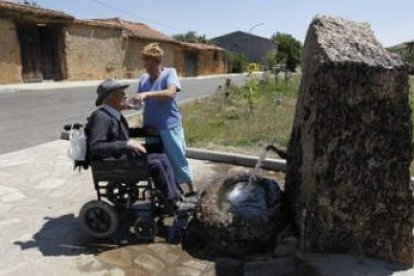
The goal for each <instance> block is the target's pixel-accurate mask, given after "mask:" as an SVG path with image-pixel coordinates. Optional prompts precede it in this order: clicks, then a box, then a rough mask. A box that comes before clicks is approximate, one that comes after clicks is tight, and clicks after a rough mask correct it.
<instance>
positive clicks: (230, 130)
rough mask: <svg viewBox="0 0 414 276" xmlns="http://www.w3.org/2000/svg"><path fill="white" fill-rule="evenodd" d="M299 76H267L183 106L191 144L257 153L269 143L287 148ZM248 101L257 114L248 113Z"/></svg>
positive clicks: (188, 138) (193, 145) (188, 139)
mask: <svg viewBox="0 0 414 276" xmlns="http://www.w3.org/2000/svg"><path fill="white" fill-rule="evenodd" d="M299 81H300V77H299V76H292V77H291V78H290V79H289V81H288V82H285V81H283V80H277V81H275V80H272V79H268V80H266V81H264V82H258V81H257V82H256V81H254V80H253V81H252V82H253V86H255V87H256V89H255V91H254V92H253V93H252V94H253V96H252V97H250V98H249V96H248V95H247V94H249V91H248V90H249V87H243V88H237V87H231V88H230V89H229V90H228V93H229V97H227V98H226V97H225V92H226V91H219V92H217V93H216V95H214V96H212V97H209V98H206V99H202V100H198V101H197V102H193V103H190V104H186V105H184V106H183V107H182V113H183V118H184V127H185V130H186V138H187V142H188V144H189V146H192V147H203V148H209V149H222V150H227V151H230V152H241V153H255V154H258V150H261V148H263V146H264V145H266V144H268V143H276V144H278V145H279V146H281V147H284V148H286V147H287V144H288V141H289V136H290V129H291V126H292V122H293V116H294V110H295V104H296V98H295V95H296V91H297V88H298V85H299ZM249 101H251V102H253V107H254V108H253V112H254V115H249Z"/></svg>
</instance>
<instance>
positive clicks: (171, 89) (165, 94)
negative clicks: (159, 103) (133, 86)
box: [133, 85, 177, 103]
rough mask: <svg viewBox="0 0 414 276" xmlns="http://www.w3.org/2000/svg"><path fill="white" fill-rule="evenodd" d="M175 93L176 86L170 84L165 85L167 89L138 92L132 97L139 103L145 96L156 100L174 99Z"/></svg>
mask: <svg viewBox="0 0 414 276" xmlns="http://www.w3.org/2000/svg"><path fill="white" fill-rule="evenodd" d="M176 95H177V87H176V86H175V85H170V86H168V87H167V89H164V90H160V91H148V92H145V93H138V94H137V95H135V96H134V97H133V98H134V101H136V102H139V103H141V102H143V101H144V100H145V99H146V98H153V99H157V100H164V101H168V100H171V99H174V98H175V96H176Z"/></svg>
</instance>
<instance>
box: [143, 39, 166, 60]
mask: <svg viewBox="0 0 414 276" xmlns="http://www.w3.org/2000/svg"><path fill="white" fill-rule="evenodd" d="M141 55H142V57H155V58H158V59H161V58H162V57H163V56H164V51H163V50H162V49H161V48H160V45H159V44H158V43H157V42H154V43H150V44H148V45H146V46H145V47H144V49H143V50H142V51H141Z"/></svg>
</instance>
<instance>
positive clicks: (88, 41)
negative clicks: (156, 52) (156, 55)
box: [66, 24, 175, 80]
mask: <svg viewBox="0 0 414 276" xmlns="http://www.w3.org/2000/svg"><path fill="white" fill-rule="evenodd" d="M151 42H154V41H149V40H144V39H138V38H128V37H126V36H123V35H122V30H120V29H116V28H109V27H102V26H96V25H94V26H88V25H87V24H73V25H71V26H70V27H69V28H68V30H67V35H66V59H67V72H68V73H67V75H68V79H69V80H95V79H103V78H106V77H116V78H119V79H125V78H127V79H130V78H132V79H134V78H136V77H137V76H138V75H139V74H141V73H142V72H144V68H143V64H142V61H141V50H142V49H143V47H144V46H145V45H147V44H148V43H151ZM160 46H161V48H162V49H163V50H164V60H163V64H164V65H165V66H174V47H175V46H174V44H173V43H160Z"/></svg>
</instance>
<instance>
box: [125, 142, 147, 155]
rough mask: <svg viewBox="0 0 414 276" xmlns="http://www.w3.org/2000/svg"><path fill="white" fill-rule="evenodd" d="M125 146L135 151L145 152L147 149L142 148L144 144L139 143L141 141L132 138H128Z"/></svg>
mask: <svg viewBox="0 0 414 276" xmlns="http://www.w3.org/2000/svg"><path fill="white" fill-rule="evenodd" d="M127 147H128V148H129V149H131V150H133V151H135V152H136V153H147V150H146V149H145V148H144V146H143V145H141V143H139V142H137V141H134V140H129V141H128V143H127Z"/></svg>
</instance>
